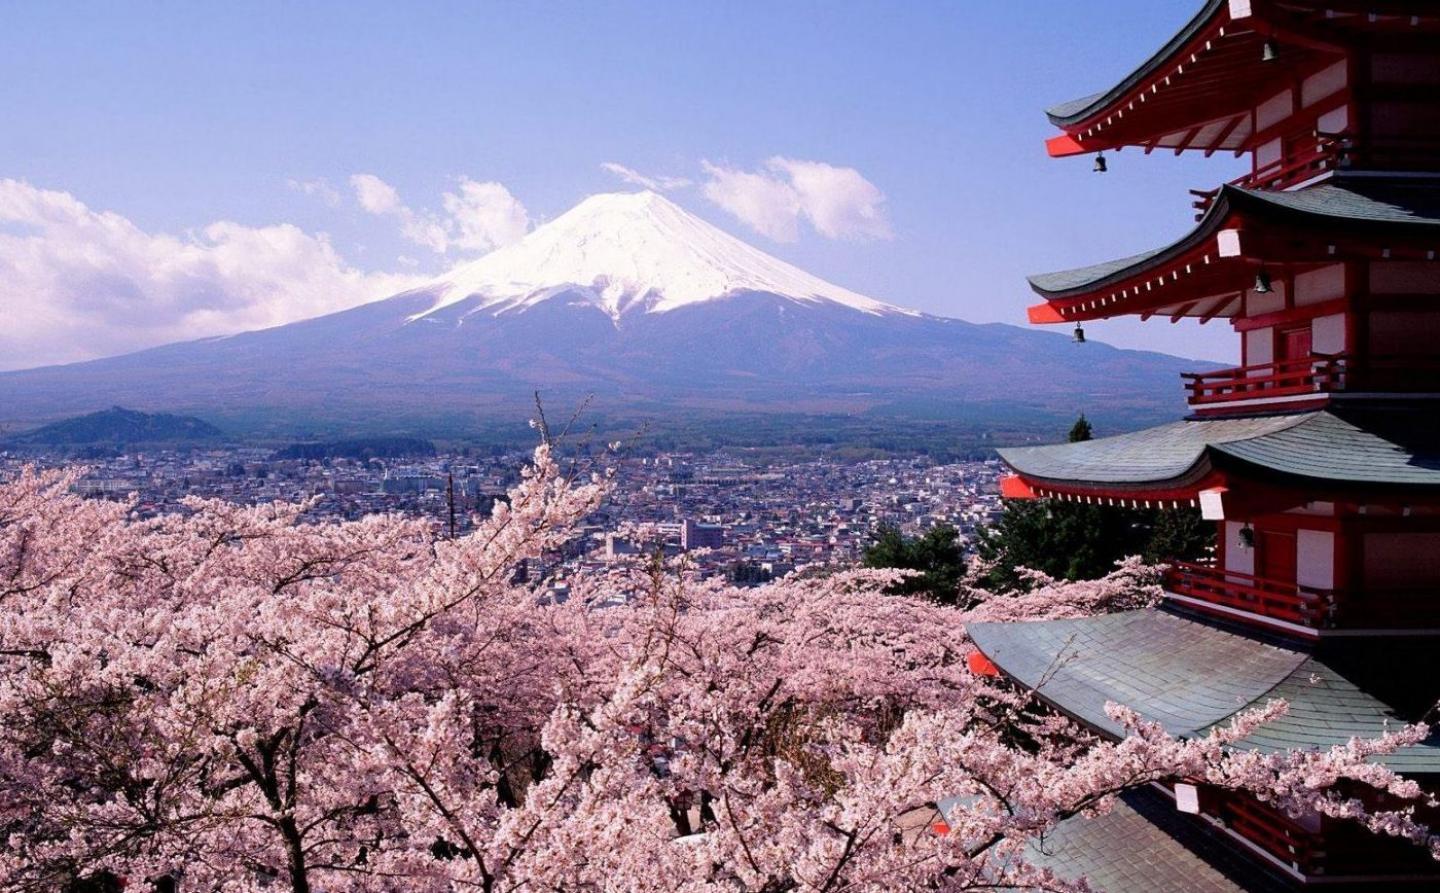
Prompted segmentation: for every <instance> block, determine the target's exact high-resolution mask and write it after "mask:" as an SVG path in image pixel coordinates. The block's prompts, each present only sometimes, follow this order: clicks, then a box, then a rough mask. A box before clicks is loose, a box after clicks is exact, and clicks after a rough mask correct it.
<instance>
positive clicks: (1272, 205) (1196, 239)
mask: <svg viewBox="0 0 1440 893" xmlns="http://www.w3.org/2000/svg"><path fill="white" fill-rule="evenodd" d="M1232 210H1244V211H1246V212H1247V213H1249V214H1253V215H1262V216H1263V215H1269V216H1279V217H1291V218H1297V217H1298V218H1305V219H1306V220H1307V221H1311V222H1313V223H1316V224H1321V223H1327V224H1330V225H1344V226H1355V227H1382V228H1387V229H1404V230H1407V231H1409V230H1414V229H1415V228H1417V227H1419V228H1423V229H1425V230H1432V229H1440V182H1436V181H1435V180H1434V179H1433V178H1424V177H1368V176H1362V175H1358V174H1352V175H1346V174H1343V173H1342V174H1336V175H1335V176H1334V177H1332V178H1331V179H1329V180H1325V181H1323V182H1321V183H1317V184H1315V185H1313V186H1306V187H1305V188H1303V189H1296V190H1291V191H1289V192H1275V191H1271V190H1260V189H1241V188H1240V187H1238V186H1229V185H1227V186H1224V187H1222V188H1221V190H1220V193H1219V195H1217V196H1216V198H1215V202H1214V204H1213V205H1212V206H1211V207H1210V210H1209V211H1208V212H1206V215H1205V218H1204V220H1202V221H1201V222H1200V225H1199V226H1197V227H1195V229H1193V230H1191V231H1190V232H1189V233H1187V234H1185V236H1184V237H1182V238H1180V239H1179V240H1177V241H1175V242H1173V243H1171V244H1169V245H1166V246H1165V247H1163V248H1156V249H1152V250H1150V251H1144V252H1141V253H1140V254H1135V255H1131V256H1130V257H1125V258H1120V259H1118V260H1108V261H1104V262H1103V263H1098V264H1092V265H1090V266H1086V267H1079V268H1076V269H1073V270H1061V271H1059V272H1054V273H1040V274H1037V275H1034V276H1031V277H1030V280H1029V281H1030V286H1031V287H1032V288H1033V289H1034V290H1035V291H1036V292H1038V293H1039V294H1041V295H1043V296H1046V297H1061V296H1064V295H1065V294H1066V293H1069V292H1077V291H1085V290H1088V289H1093V288H1097V287H1099V286H1101V285H1103V284H1105V283H1107V282H1108V281H1111V280H1115V281H1119V280H1121V279H1126V278H1129V277H1130V276H1132V275H1134V274H1136V273H1138V272H1140V271H1141V270H1144V269H1145V268H1146V267H1148V266H1150V265H1152V264H1153V263H1155V262H1159V261H1164V260H1166V259H1169V258H1171V257H1176V256H1178V255H1180V254H1182V253H1183V252H1185V251H1187V250H1189V249H1190V248H1192V247H1193V246H1195V245H1197V244H1199V243H1200V242H1201V241H1203V240H1204V239H1206V238H1209V237H1210V236H1211V235H1213V234H1214V232H1215V231H1216V230H1218V229H1219V228H1220V226H1221V224H1222V223H1223V222H1224V221H1225V219H1226V218H1227V217H1228V216H1229V214H1230V212H1231V211H1232Z"/></svg>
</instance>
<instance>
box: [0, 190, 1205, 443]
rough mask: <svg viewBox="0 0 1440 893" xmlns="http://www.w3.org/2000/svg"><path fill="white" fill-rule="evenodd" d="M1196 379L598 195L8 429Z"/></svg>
mask: <svg viewBox="0 0 1440 893" xmlns="http://www.w3.org/2000/svg"><path fill="white" fill-rule="evenodd" d="M1019 287H1021V286H1020V285H1019V284H1017V288H1019ZM1016 299H1017V300H1018V299H1019V297H1018V295H1017V296H1016ZM1066 334H1067V335H1068V333H1066ZM1202 365H1203V364H1202ZM1195 366H1196V364H1194V363H1191V362H1188V361H1182V360H1180V359H1177V358H1175V357H1169V356H1165V355H1162V354H1156V353H1148V352H1143V351H1129V350H1118V349H1115V348H1112V347H1108V346H1106V345H1102V344H1095V343H1091V344H1086V345H1083V346H1082V345H1074V344H1071V343H1069V341H1068V338H1067V337H1066V335H1060V334H1056V333H1042V332H1033V331H1027V330H1024V329H1021V328H1018V327H1013V326H1007V325H999V324H991V325H976V324H972V323H967V322H964V321H961V320H957V319H947V318H943V317H937V316H930V315H926V314H922V313H917V312H914V311H911V310H906V309H903V308H900V307H897V306H893V305H891V304H887V303H883V302H881V301H877V300H874V299H871V298H868V297H865V296H863V295H860V294H857V293H855V292H852V291H849V290H847V289H844V288H841V287H839V286H837V285H832V284H831V283H828V282H826V281H824V280H822V279H819V278H817V277H815V276H812V275H810V274H808V273H806V272H804V271H802V270H800V269H797V268H796V267H794V266H792V265H790V264H787V263H785V262H783V261H780V260H778V259H776V258H774V257H771V256H769V255H767V254H765V253H764V252H762V251H759V250H758V249H756V248H753V247H751V246H750V245H747V244H746V243H744V242H742V241H740V240H739V239H736V238H734V237H733V236H730V235H728V234H727V233H725V232H723V231H721V230H719V229H717V228H716V227H714V226H712V225H710V224H709V223H707V222H705V221H703V220H701V219H700V218H699V217H696V216H694V215H693V214H690V213H688V212H687V211H685V210H683V209H681V208H680V207H678V206H677V205H675V204H674V203H673V202H671V201H670V200H668V199H666V198H664V197H663V196H660V195H658V194H655V193H653V192H641V193H633V194H611V195H597V196H593V197H591V198H588V199H586V200H585V201H583V202H581V203H580V204H579V205H577V206H576V207H574V208H573V209H571V210H570V211H568V212H567V213H565V214H563V215H561V216H560V217H558V218H556V219H555V220H553V221H551V222H550V223H548V224H545V225H543V226H541V227H539V228H537V229H536V230H534V231H533V232H531V233H530V234H529V235H528V236H526V237H525V238H524V239H522V240H521V241H519V242H517V243H514V244H512V245H509V246H506V247H504V248H501V249H499V250H497V251H494V252H492V253H491V254H489V255H486V256H485V257H482V258H481V259H479V260H477V261H474V262H472V263H469V264H466V265H463V266H461V267H459V268H457V269H455V270H453V271H451V272H450V273H449V274H447V275H445V276H442V277H440V278H438V279H436V280H434V281H433V282H430V283H428V284H426V285H424V286H422V287H420V288H416V289H413V290H411V291H407V292H404V293H402V294H399V295H395V296H394V297H391V298H388V299H385V300H381V301H376V302H374V303H370V304H365V305H362V306H359V307H356V308H353V309H351V310H346V311H343V312H339V313H334V314H330V315H327V316H322V317H319V318H316V319H310V320H306V321H303V322H297V323H292V324H290V325H285V326H279V327H277V328H272V329H266V330H262V331H256V332H247V333H244V334H240V335H232V336H227V337H218V338H207V339H202V340H199V341H191V342H185V343H180V344H172V345H168V346H164V347H158V348H153V349H150V350H145V351H141V352H138V353H133V354H129V355H126V356H120V357H111V358H107V359H101V360H94V361H90V362H85V363H76V364H72V365H66V366H51V367H45V368H40V369H30V370H23V371H18V372H11V373H6V374H3V375H0V424H6V425H8V426H10V427H11V428H12V429H14V428H16V427H20V428H23V427H27V426H31V425H35V424H39V423H43V422H47V421H51V420H54V419H58V418H62V417H65V416H68V415H73V414H76V413H82V412H87V411H91V410H94V409H96V408H97V407H103V406H110V405H112V404H124V405H126V406H134V407H141V408H146V409H162V408H163V409H166V410H168V411H173V412H187V413H192V412H193V413H198V414H201V415H203V416H204V417H206V418H208V419H215V420H217V421H222V422H223V423H224V424H225V425H226V427H227V428H231V429H235V430H251V431H264V432H269V433H272V434H277V435H279V434H281V433H300V434H304V435H307V436H314V435H317V434H325V433H327V432H328V433H338V434H366V433H386V432H398V431H404V432H407V433H411V432H425V433H437V432H438V433H444V432H447V431H450V432H459V431H464V430H469V429H475V428H477V427H485V426H497V425H498V426H505V425H514V424H515V423H517V422H523V420H524V419H526V418H528V417H529V414H530V413H531V412H532V411H533V407H532V401H533V394H534V393H535V392H536V391H539V392H541V393H542V394H543V395H544V397H545V400H546V403H547V405H549V406H550V407H553V408H554V409H555V410H556V411H557V412H563V411H568V409H570V408H573V407H574V406H575V405H577V404H578V403H579V402H580V401H581V400H583V399H584V397H585V396H586V395H591V394H593V395H594V400H593V401H592V402H591V404H590V409H589V410H588V412H589V413H590V416H589V419H587V421H589V420H594V419H599V420H604V421H605V422H606V423H607V424H609V423H616V424H619V423H620V422H622V421H623V422H625V423H646V424H650V425H651V426H652V430H664V429H665V428H667V427H668V426H670V425H672V424H684V425H694V424H697V423H699V422H698V421H697V420H710V421H711V422H713V423H714V424H716V425H719V426H721V427H726V426H732V425H733V424H735V423H736V421H737V420H755V419H760V420H764V419H766V418H770V419H773V418H776V417H779V416H783V417H786V418H794V417H801V416H804V417H812V418H828V419H852V420H853V419H863V420H869V421H870V422H872V423H874V424H875V425H877V426H880V427H888V428H892V429H894V428H903V425H897V424H896V422H897V421H903V420H931V421H941V422H946V423H961V424H966V425H973V426H976V427H977V428H982V427H986V426H1000V427H1005V426H1012V425H1015V424H1021V425H1022V427H1023V426H1025V425H1030V424H1039V425H1059V424H1061V422H1062V421H1066V420H1070V419H1073V417H1074V415H1075V413H1076V412H1077V411H1082V410H1083V411H1086V412H1088V413H1090V414H1091V416H1092V417H1098V418H1099V420H1100V421H1101V422H1102V423H1105V424H1107V426H1108V427H1111V428H1114V427H1118V426H1132V425H1137V424H1142V423H1145V422H1149V421H1153V420H1156V419H1158V418H1161V417H1166V416H1171V415H1173V414H1174V412H1175V411H1176V409H1177V408H1178V407H1177V396H1176V395H1177V394H1178V393H1179V392H1180V389H1179V388H1178V387H1177V376H1178V374H1179V373H1180V372H1181V371H1192V370H1193V369H1194V367H1195ZM761 423H762V424H763V421H762V422H761ZM1037 430H1038V429H1037Z"/></svg>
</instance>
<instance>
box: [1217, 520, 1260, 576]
mask: <svg viewBox="0 0 1440 893" xmlns="http://www.w3.org/2000/svg"><path fill="white" fill-rule="evenodd" d="M1247 526H1249V525H1248V524H1246V523H1245V522H1243V521H1226V522H1225V542H1224V545H1223V547H1222V549H1221V553H1222V557H1223V560H1224V566H1225V570H1227V571H1234V572H1235V573H1237V574H1254V573H1255V548H1254V546H1253V545H1251V544H1247V543H1246V542H1245V536H1244V534H1242V533H1241V531H1242V530H1244V529H1245V528H1246V527H1247Z"/></svg>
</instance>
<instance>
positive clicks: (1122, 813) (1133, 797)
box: [1025, 790, 1295, 893]
mask: <svg viewBox="0 0 1440 893" xmlns="http://www.w3.org/2000/svg"><path fill="white" fill-rule="evenodd" d="M1203 822H1204V820H1203V819H1199V818H1197V817H1195V816H1189V815H1186V814H1185V813H1182V812H1180V811H1178V810H1177V809H1176V808H1175V803H1174V801H1172V800H1170V799H1169V798H1168V797H1167V796H1166V795H1164V794H1162V793H1160V792H1159V791H1154V790H1134V791H1128V792H1126V793H1124V794H1121V795H1120V797H1119V798H1118V799H1117V800H1116V802H1115V804H1114V806H1113V807H1112V808H1111V809H1110V811H1109V812H1107V813H1105V814H1104V815H1077V816H1072V817H1070V818H1068V819H1066V820H1065V821H1063V822H1061V823H1059V824H1058V825H1056V826H1055V828H1054V829H1052V830H1051V831H1050V833H1048V834H1046V835H1045V837H1044V839H1043V841H1034V842H1032V843H1031V844H1030V846H1029V850H1028V852H1027V853H1026V854H1025V856H1026V860H1027V861H1028V862H1029V863H1030V864H1032V865H1035V866H1037V867H1039V868H1048V869H1050V870H1051V871H1054V872H1055V873H1056V874H1057V875H1059V876H1060V877H1062V878H1064V879H1065V880H1068V881H1076V880H1079V879H1080V878H1082V877H1083V878H1085V879H1086V880H1088V881H1089V882H1090V884H1091V886H1092V887H1094V888H1095V889H1096V890H1101V891H1104V893H1286V891H1293V890H1294V889H1295V885H1294V884H1292V883H1290V882H1288V881H1287V880H1285V879H1284V878H1281V877H1279V876H1278V875H1276V874H1275V873H1274V872H1272V871H1270V870H1269V869H1268V868H1266V867H1264V866H1262V865H1260V864H1259V863H1258V862H1257V861H1256V860H1254V859H1251V858H1248V857H1247V856H1246V855H1244V854H1243V853H1242V852H1240V851H1239V850H1238V849H1237V848H1236V847H1235V846H1233V845H1231V844H1229V843H1228V842H1226V841H1224V840H1222V839H1220V838H1219V836H1218V835H1216V834H1215V833H1214V832H1213V831H1211V830H1210V829H1209V828H1207V827H1205V825H1204V824H1203Z"/></svg>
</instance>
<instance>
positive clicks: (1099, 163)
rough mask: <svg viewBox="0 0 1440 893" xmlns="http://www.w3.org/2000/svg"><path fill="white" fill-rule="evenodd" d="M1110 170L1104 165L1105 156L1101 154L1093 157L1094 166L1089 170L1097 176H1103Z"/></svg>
mask: <svg viewBox="0 0 1440 893" xmlns="http://www.w3.org/2000/svg"><path fill="white" fill-rule="evenodd" d="M1109 169H1110V168H1109V167H1108V166H1106V164H1105V154H1104V153H1103V152H1102V153H1100V154H1099V155H1096V156H1095V166H1094V167H1093V168H1091V170H1093V171H1094V172H1095V173H1097V174H1103V173H1105V172H1106V171H1107V170H1109Z"/></svg>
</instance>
